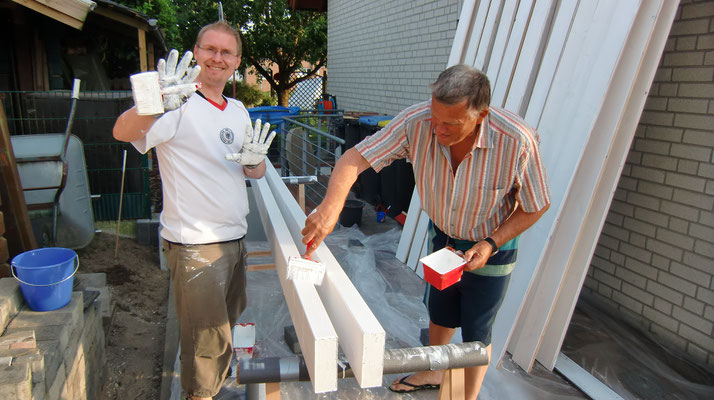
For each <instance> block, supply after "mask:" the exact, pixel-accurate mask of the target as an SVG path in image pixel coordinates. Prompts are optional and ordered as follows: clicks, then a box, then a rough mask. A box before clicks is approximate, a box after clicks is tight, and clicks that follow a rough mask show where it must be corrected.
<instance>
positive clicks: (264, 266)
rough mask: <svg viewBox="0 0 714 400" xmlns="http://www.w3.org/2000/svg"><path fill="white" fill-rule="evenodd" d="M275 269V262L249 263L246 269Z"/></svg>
mask: <svg viewBox="0 0 714 400" xmlns="http://www.w3.org/2000/svg"><path fill="white" fill-rule="evenodd" d="M273 269H275V264H249V265H247V266H246V268H245V270H246V271H249V272H250V271H270V270H273Z"/></svg>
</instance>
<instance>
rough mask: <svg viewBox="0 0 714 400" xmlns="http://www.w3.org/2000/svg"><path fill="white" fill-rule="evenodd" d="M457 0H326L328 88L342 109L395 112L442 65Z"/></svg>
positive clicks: (423, 92) (425, 93) (419, 96)
mask: <svg viewBox="0 0 714 400" xmlns="http://www.w3.org/2000/svg"><path fill="white" fill-rule="evenodd" d="M460 3H461V2H460V1H459V0H442V1H433V0H412V1H403V0H384V1H381V0H364V1H348V0H329V4H328V29H327V33H328V35H327V38H328V39H327V68H328V71H329V72H328V79H327V92H328V93H330V94H332V95H334V96H335V97H336V99H337V106H338V107H339V108H340V109H342V110H346V111H370V112H378V113H382V114H391V115H396V114H397V113H398V112H399V111H401V110H402V109H404V108H406V107H408V106H410V105H412V104H414V103H417V102H420V101H423V100H427V99H429V96H430V93H431V92H430V90H429V88H428V85H429V84H430V83H432V82H433V81H434V80H435V79H436V77H437V76H438V74H439V73H440V72H441V71H443V70H444V69H445V68H446V63H447V61H448V58H449V53H450V52H451V43H452V41H453V38H454V33H455V32H456V24H457V21H458V18H459V12H460Z"/></svg>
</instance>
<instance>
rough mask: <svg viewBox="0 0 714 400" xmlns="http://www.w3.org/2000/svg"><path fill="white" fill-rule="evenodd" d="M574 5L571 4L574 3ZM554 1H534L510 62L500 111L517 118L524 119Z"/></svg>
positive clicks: (545, 41) (553, 11) (538, 67)
mask: <svg viewBox="0 0 714 400" xmlns="http://www.w3.org/2000/svg"><path fill="white" fill-rule="evenodd" d="M574 3H575V2H573V4H574ZM555 9H556V2H555V1H554V0H537V1H536V2H535V6H534V8H533V12H532V14H531V17H530V20H529V21H528V29H527V31H526V32H525V36H524V39H523V44H522V46H521V48H520V53H519V54H518V60H517V62H514V69H513V77H512V80H511V87H510V88H509V89H508V95H507V96H506V102H505V104H504V108H505V109H507V110H511V111H513V112H515V113H517V114H518V115H521V116H525V114H526V109H527V106H528V104H529V99H530V96H531V94H532V90H533V85H534V84H535V79H536V76H537V75H538V71H539V69H540V65H541V62H542V57H543V53H544V51H545V45H546V43H548V34H549V32H550V31H551V29H550V26H551V24H552V21H551V19H552V18H554V14H555Z"/></svg>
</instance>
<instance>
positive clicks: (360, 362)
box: [265, 163, 386, 387]
mask: <svg viewBox="0 0 714 400" xmlns="http://www.w3.org/2000/svg"><path fill="white" fill-rule="evenodd" d="M265 180H266V181H267V182H268V185H269V186H270V188H271V190H272V191H273V193H274V194H275V198H276V201H277V203H278V208H279V209H280V212H281V213H282V216H283V218H284V220H285V223H286V224H287V228H288V229H287V232H289V234H290V235H292V240H293V241H294V242H295V243H298V244H299V245H298V246H299V248H300V250H301V251H303V250H304V249H305V246H304V245H303V244H302V243H301V241H302V233H301V231H302V228H303V227H304V226H305V213H304V212H302V210H301V209H300V207H299V205H298V204H297V202H296V201H295V199H294V198H293V196H292V194H291V193H290V191H289V190H288V188H287V186H285V183H283V181H282V179H280V176H279V175H278V172H277V171H276V170H275V168H273V166H272V165H271V164H270V163H267V171H266V173H265ZM314 258H315V259H316V260H319V261H320V262H322V263H324V264H325V270H326V271H325V277H324V279H323V282H322V284H321V285H320V286H318V287H317V291H318V293H319V295H320V298H321V299H322V302H323V304H324V305H325V308H326V309H327V313H328V314H329V316H330V319H331V320H332V323H333V325H334V326H335V330H336V331H337V333H338V335H339V342H340V346H341V348H342V351H343V352H344V353H345V356H346V357H347V360H348V361H349V363H350V367H351V368H352V370H353V371H354V375H355V378H356V379H357V381H358V382H359V384H360V386H361V387H375V386H381V385H382V371H383V363H384V344H385V340H386V334H385V332H384V329H383V328H382V326H381V325H380V324H379V321H378V320H377V318H376V317H375V316H374V314H372V311H370V309H369V307H368V306H367V303H365V301H364V299H362V296H360V294H359V292H358V291H357V289H356V288H355V287H354V285H353V284H352V282H351V281H350V279H349V277H348V276H347V274H345V272H344V270H343V269H342V267H341V266H340V265H339V263H338V262H337V260H336V259H335V257H334V256H333V255H332V253H331V252H330V250H329V249H328V248H327V246H325V245H324V244H321V245H320V246H319V247H318V249H317V251H315V253H314Z"/></svg>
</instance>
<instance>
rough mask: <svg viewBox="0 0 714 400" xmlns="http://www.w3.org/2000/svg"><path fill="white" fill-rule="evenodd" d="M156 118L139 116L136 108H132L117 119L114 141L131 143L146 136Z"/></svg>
mask: <svg viewBox="0 0 714 400" xmlns="http://www.w3.org/2000/svg"><path fill="white" fill-rule="evenodd" d="M154 122H156V118H154V117H153V116H151V115H138V114H137V113H136V107H132V108H130V109H128V110H126V111H124V113H122V115H120V116H119V118H117V122H115V123H114V130H113V132H112V133H113V135H114V139H116V140H119V141H121V142H131V141H134V140H136V139H141V138H143V137H144V136H146V133H147V132H149V129H151V126H152V125H154Z"/></svg>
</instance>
